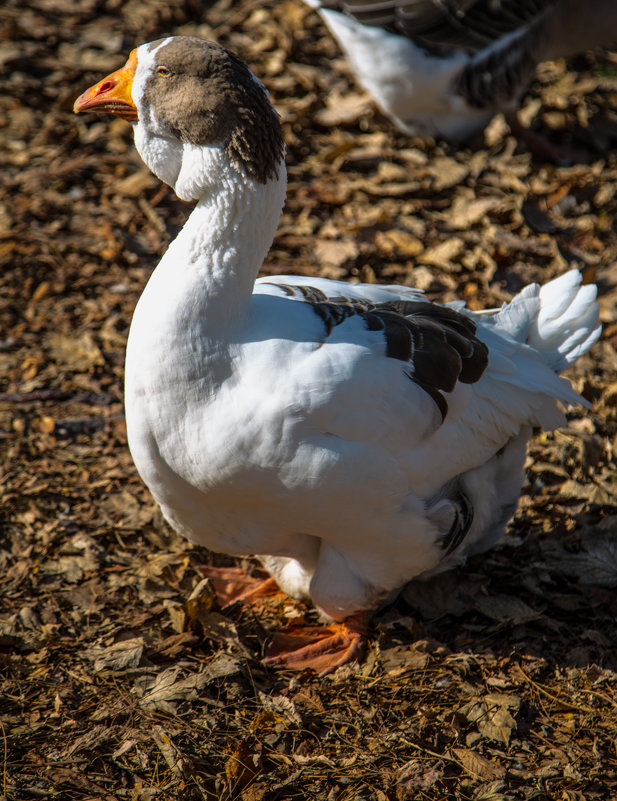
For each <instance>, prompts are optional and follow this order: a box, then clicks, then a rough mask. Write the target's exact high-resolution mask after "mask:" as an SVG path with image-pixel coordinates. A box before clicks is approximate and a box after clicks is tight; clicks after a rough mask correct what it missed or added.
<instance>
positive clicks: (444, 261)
mask: <svg viewBox="0 0 617 801" xmlns="http://www.w3.org/2000/svg"><path fill="white" fill-rule="evenodd" d="M463 247H464V242H463V240H462V239H460V238H459V237H457V236H453V237H451V238H450V239H446V240H445V241H444V242H440V243H439V244H438V245H435V246H434V247H432V248H428V249H427V250H425V251H424V253H423V254H422V256H421V258H420V261H421V262H422V264H431V265H433V266H434V267H440V268H441V269H443V270H451V269H453V264H452V259H455V258H456V257H457V256H458V255H459V253H460V252H461V251H462V249H463Z"/></svg>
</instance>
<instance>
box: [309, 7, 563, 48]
mask: <svg viewBox="0 0 617 801" xmlns="http://www.w3.org/2000/svg"><path fill="white" fill-rule="evenodd" d="M558 2H560V0H324V2H322V3H321V6H322V8H330V9H333V10H336V11H340V12H342V13H344V14H348V15H349V16H351V17H354V18H355V19H357V20H358V21H360V22H363V23H364V24H366V25H373V26H377V27H382V28H385V29H386V30H388V31H390V32H391V33H398V34H400V35H401V36H407V37H408V38H410V39H413V40H414V42H416V44H418V45H420V46H421V47H424V48H425V49H427V50H429V51H436V52H442V53H443V52H446V53H447V52H449V51H451V50H460V49H462V50H465V51H467V52H468V53H476V52H478V51H479V50H482V49H484V48H485V47H487V46H488V45H490V44H492V43H493V42H495V41H497V40H498V39H499V38H500V37H501V36H504V35H506V34H508V33H512V32H513V31H516V30H518V29H519V28H523V27H525V26H528V25H531V24H533V23H534V21H535V20H537V19H539V18H540V17H542V16H543V15H544V13H545V12H546V11H547V10H548V9H549V8H550V7H551V6H554V5H556V4H557V3H558Z"/></svg>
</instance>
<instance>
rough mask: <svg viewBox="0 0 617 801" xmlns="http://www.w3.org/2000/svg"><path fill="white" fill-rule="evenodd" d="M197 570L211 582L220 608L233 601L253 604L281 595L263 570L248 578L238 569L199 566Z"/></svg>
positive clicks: (247, 575) (272, 580)
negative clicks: (261, 599) (262, 599)
mask: <svg viewBox="0 0 617 801" xmlns="http://www.w3.org/2000/svg"><path fill="white" fill-rule="evenodd" d="M197 569H198V570H199V572H200V573H202V574H203V575H204V576H206V578H209V579H210V581H211V582H212V587H213V589H214V592H215V593H216V600H217V601H218V602H219V605H220V606H221V607H224V606H229V604H232V603H233V602H234V601H245V602H246V603H253V602H255V601H258V600H259V599H260V598H269V597H272V596H274V595H282V591H281V590H280V589H279V586H278V584H277V583H276V581H275V580H274V579H273V578H270V576H268V574H267V573H266V571H265V570H257V571H256V572H255V575H254V576H250V575H249V574H248V573H245V572H244V570H242V568H240V567H213V566H212V565H199V567H198V568H197Z"/></svg>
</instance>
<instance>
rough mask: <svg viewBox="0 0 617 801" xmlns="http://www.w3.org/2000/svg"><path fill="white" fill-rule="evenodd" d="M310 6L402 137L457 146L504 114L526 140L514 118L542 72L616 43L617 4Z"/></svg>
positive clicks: (514, 0) (505, 0) (521, 1)
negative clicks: (547, 64) (543, 65)
mask: <svg viewBox="0 0 617 801" xmlns="http://www.w3.org/2000/svg"><path fill="white" fill-rule="evenodd" d="M305 2H306V3H307V4H308V5H309V6H311V7H312V8H313V9H315V10H316V11H317V12H318V13H319V15H320V16H321V17H322V19H323V21H324V22H325V24H326V26H327V27H328V28H329V30H330V31H331V33H332V34H333V36H334V38H335V39H336V40H337V41H338V43H339V45H340V47H341V49H342V50H343V52H344V54H345V55H346V57H347V59H348V61H349V63H350V65H351V68H352V70H353V71H354V73H355V74H356V76H357V78H358V81H359V83H360V84H361V85H362V86H363V87H364V88H365V89H366V90H367V91H368V92H369V93H370V94H371V95H372V96H373V98H374V100H375V102H376V103H377V105H378V106H379V107H380V108H381V110H382V111H383V112H384V113H385V114H386V116H388V117H390V118H391V119H392V121H393V122H394V124H395V125H396V126H397V127H398V128H400V130H402V131H403V132H405V133H407V134H411V135H416V134H419V135H428V136H433V137H441V138H443V139H446V140H450V141H453V142H464V141H465V140H467V139H469V138H471V137H472V136H473V135H475V134H476V133H478V132H480V131H482V130H483V129H484V128H485V127H486V125H487V123H488V122H489V120H490V119H491V118H492V117H493V116H494V115H495V114H496V113H497V112H499V111H502V112H504V113H505V114H506V118H507V120H508V122H509V123H510V125H511V127H512V128H513V130H514V132H515V133H517V135H524V132H525V129H523V127H522V125H521V124H520V123H519V122H518V120H517V117H516V109H517V106H518V105H519V102H520V100H521V97H522V95H523V93H524V92H525V90H526V89H527V87H528V85H529V84H530V83H531V80H532V78H533V76H534V73H535V69H536V67H537V65H538V64H539V63H540V62H543V61H549V60H551V59H555V58H562V57H568V56H572V55H575V54H576V53H581V52H584V51H585V50H589V49H591V48H594V47H599V46H601V45H608V44H610V43H613V42H615V41H617V3H615V2H613V0H305ZM529 138H530V139H531V136H529ZM534 143H536V144H538V146H539V145H540V143H539V140H538V138H537V137H536V139H535V140H534ZM546 149H548V144H547V147H546Z"/></svg>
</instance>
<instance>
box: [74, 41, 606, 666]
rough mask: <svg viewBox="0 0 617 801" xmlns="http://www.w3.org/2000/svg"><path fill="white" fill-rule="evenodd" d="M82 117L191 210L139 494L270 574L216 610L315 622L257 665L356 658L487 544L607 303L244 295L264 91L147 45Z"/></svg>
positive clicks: (239, 67) (161, 290) (260, 198)
mask: <svg viewBox="0 0 617 801" xmlns="http://www.w3.org/2000/svg"><path fill="white" fill-rule="evenodd" d="M74 110H75V111H76V112H107V113H110V114H112V115H115V116H117V117H120V118H123V119H125V120H128V121H129V122H130V123H131V125H132V126H133V129H134V139H135V145H136V147H137V150H138V151H139V153H140V155H141V157H142V159H143V160H144V161H145V163H146V164H147V166H148V167H149V168H150V169H151V170H152V171H153V172H154V173H155V174H156V175H157V176H158V177H159V178H160V179H161V180H162V181H165V182H166V183H168V184H169V185H170V186H171V187H173V189H174V190H175V192H176V194H177V195H178V197H180V198H181V199H182V200H185V201H190V202H194V203H195V206H194V208H193V210H192V212H191V214H190V216H189V217H188V220H187V222H186V223H185V225H184V227H183V228H182V230H181V231H180V233H179V234H178V236H177V237H176V239H175V240H174V241H173V242H172V243H171V244H170V246H169V248H168V249H167V251H166V253H165V254H164V256H163V258H162V259H161V261H160V263H159V264H158V266H157V267H156V268H155V270H154V272H153V273H152V275H151V277H150V279H149V280H148V282H147V284H146V287H145V289H144V291H143V294H142V295H141V297H140V299H139V301H138V303H137V306H136V308H135V312H134V317H133V320H132V323H131V327H130V332H129V337H128V343H127V353H126V375H125V408H126V423H127V431H128V442H129V447H130V451H131V454H132V457H133V460H134V462H135V465H136V467H137V470H138V472H139V474H140V475H141V477H142V479H143V480H144V482H145V484H146V485H147V486H148V488H149V489H150V492H151V493H152V495H153V496H154V498H155V500H156V501H157V503H158V504H159V506H160V508H161V510H162V512H163V514H164V516H165V518H166V519H167V521H168V522H169V523H170V525H171V526H172V527H173V528H174V529H175V530H176V531H177V532H179V533H180V534H182V535H184V536H185V537H187V538H188V539H189V540H191V541H193V542H194V543H198V544H200V545H202V546H205V547H206V548H208V549H210V550H211V551H216V552H222V553H225V554H231V555H243V556H244V555H254V556H256V557H257V559H258V560H259V561H260V562H261V564H262V565H263V568H264V570H265V577H261V576H259V575H258V576H253V577H247V576H244V574H242V573H241V571H240V570H239V569H235V568H204V572H205V573H206V575H208V576H210V577H211V578H212V582H213V584H214V586H215V589H217V593H218V595H219V598H221V599H223V600H224V601H225V602H231V601H236V600H241V599H243V600H244V601H245V602H249V601H250V602H253V601H254V600H255V598H258V597H260V596H263V595H266V594H267V593H268V592H272V591H273V588H274V587H275V586H277V587H278V588H280V589H281V590H282V591H283V592H285V593H286V594H288V595H289V596H292V597H293V598H299V599H306V600H309V601H311V602H312V603H313V604H314V606H315V607H316V608H317V609H318V610H319V612H320V613H321V614H322V615H323V617H324V618H325V621H324V625H318V626H313V627H311V626H287V627H284V628H283V629H282V630H281V632H280V633H279V634H278V635H276V636H275V637H274V639H273V640H272V642H271V643H270V645H269V647H268V650H267V654H266V661H267V663H268V664H270V665H273V666H275V667H284V668H290V669H304V668H312V669H314V670H319V671H321V672H324V673H326V672H329V671H332V670H334V669H336V668H337V667H338V666H340V665H343V664H345V663H347V662H350V661H353V660H356V659H360V658H361V657H362V655H363V654H364V653H365V649H366V647H367V640H368V635H369V626H370V619H371V614H372V613H373V612H374V611H375V610H377V609H379V608H380V606H381V605H382V604H384V603H386V602H387V601H388V600H389V599H390V598H392V597H393V595H394V594H395V593H396V592H397V591H399V590H400V588H401V587H402V586H404V585H405V583H406V582H408V581H409V580H410V579H412V578H414V577H416V576H429V575H432V574H434V573H436V572H439V571H441V570H445V569H448V568H451V567H453V566H454V565H457V564H460V563H461V562H462V561H463V560H464V559H465V557H466V556H467V555H469V554H471V553H476V552H479V551H483V550H485V549H487V548H489V547H491V546H492V545H494V544H495V543H497V542H498V541H499V540H500V538H501V536H502V535H503V533H504V528H505V525H506V523H507V521H508V520H509V518H510V517H511V515H512V514H513V512H514V510H515V508H516V506H517V502H518V498H519V494H520V490H521V483H522V473H523V462H524V459H525V453H526V444H527V441H528V440H529V438H530V436H531V434H532V429H533V428H534V427H535V426H542V427H544V428H552V427H555V426H559V425H562V424H563V423H564V419H565V417H564V411H563V409H562V405H564V404H566V405H567V404H577V403H580V404H582V405H583V406H588V405H589V404H588V402H587V401H586V400H585V399H583V398H582V397H580V396H579V395H578V394H577V393H576V392H575V391H574V389H573V388H572V386H571V384H570V382H569V381H568V380H566V379H565V378H563V377H560V376H559V375H558V373H559V372H560V371H561V370H563V369H564V368H565V367H567V366H568V365H570V364H572V363H573V362H574V361H575V360H576V359H577V358H578V357H579V356H580V355H581V354H582V353H584V352H585V351H587V350H588V348H589V347H590V346H591V345H592V344H593V343H594V342H595V341H596V339H597V338H598V336H599V334H600V328H599V324H598V308H597V302H596V301H595V296H596V288H595V287H594V286H592V285H582V283H581V275H580V274H579V272H577V271H576V270H574V271H570V272H567V273H565V274H564V275H562V276H560V277H558V278H556V279H555V280H553V281H550V282H549V283H547V284H545V285H544V286H543V287H541V288H540V287H539V286H538V285H536V284H533V285H529V286H527V287H526V288H525V289H523V290H522V291H521V292H520V293H519V294H518V295H516V296H515V297H514V299H513V300H512V301H511V303H509V304H507V305H504V306H503V308H501V309H498V310H495V309H494V310H490V311H487V312H485V313H477V312H473V311H470V310H468V309H466V308H465V306H464V304H462V303H455V304H454V305H439V304H436V303H432V302H429V301H427V300H426V298H425V297H424V296H423V294H422V292H420V291H417V290H415V289H412V288H407V287H403V286H380V285H375V284H356V285H351V284H348V283H346V282H343V281H334V280H327V279H324V278H318V277H315V278H311V277H306V276H305V277H299V276H294V275H285V276H276V277H272V276H266V277H262V278H259V279H257V274H258V271H259V269H260V267H261V265H262V263H263V260H264V257H265V256H266V253H267V252H268V250H269V247H270V245H271V242H272V239H273V236H274V233H275V230H276V227H277V223H278V220H279V216H280V213H281V210H282V207H283V203H284V200H285V194H286V173H285V162H284V144H283V137H282V132H281V126H280V123H279V118H278V115H277V113H276V111H275V110H274V107H273V106H272V104H271V102H270V100H269V99H268V95H267V92H266V90H265V88H264V86H263V85H262V84H261V83H260V82H259V80H258V79H257V78H256V77H255V76H254V75H253V73H252V72H251V71H250V70H249V68H248V67H247V66H246V65H245V64H244V62H243V61H241V60H240V58H239V57H238V56H236V55H234V54H233V53H231V52H229V51H228V50H226V49H225V48H223V47H221V46H220V45H218V44H214V43H212V42H208V41H205V40H203V39H200V38H196V37H187V36H170V37H167V38H164V39H160V40H157V41H154V42H150V43H146V44H142V45H140V46H139V47H137V48H136V49H135V50H133V51H132V52H131V53H130V55H129V57H128V60H127V62H126V64H125V65H124V66H123V67H122V68H121V69H119V70H118V71H116V72H114V73H112V74H111V75H108V76H107V77H105V78H103V79H102V80H101V81H99V82H98V83H97V84H96V85H94V86H92V87H91V88H89V89H88V90H86V91H85V92H84V93H83V94H82V95H81V96H80V97H79V98H78V99H77V100H76V101H75V105H74ZM256 279H257V280H256Z"/></svg>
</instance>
